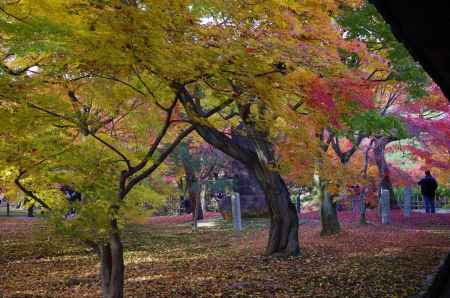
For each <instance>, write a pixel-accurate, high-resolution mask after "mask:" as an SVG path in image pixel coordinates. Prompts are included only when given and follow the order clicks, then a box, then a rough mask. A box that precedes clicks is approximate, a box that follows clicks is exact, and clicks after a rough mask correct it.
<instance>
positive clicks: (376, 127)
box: [344, 110, 408, 139]
mask: <svg viewBox="0 0 450 298" xmlns="http://www.w3.org/2000/svg"><path fill="white" fill-rule="evenodd" d="M344 120H345V122H346V124H347V125H348V126H349V127H350V128H351V129H350V130H351V131H353V132H354V131H358V132H361V133H362V134H364V135H369V136H374V135H384V136H390V137H393V138H395V139H404V138H407V137H408V133H407V130H406V128H405V125H404V123H403V122H401V120H400V119H398V118H396V117H395V116H391V115H388V116H382V115H380V113H379V112H378V111H376V110H369V111H366V112H361V113H358V114H355V115H352V116H351V117H346V118H345V119H344ZM348 137H352V135H351V134H350V135H349V136H348Z"/></svg>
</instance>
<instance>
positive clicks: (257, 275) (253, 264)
mask: <svg viewBox="0 0 450 298" xmlns="http://www.w3.org/2000/svg"><path fill="white" fill-rule="evenodd" d="M216 216H217V215H216V214H208V218H209V219H208V220H207V221H206V222H205V223H203V224H202V225H200V226H201V227H200V231H199V232H198V233H196V234H193V233H192V231H191V228H190V225H189V223H186V221H188V220H189V217H188V216H182V217H156V218H152V219H150V220H149V221H147V222H146V223H145V224H134V225H130V226H129V227H128V228H127V230H126V233H125V234H126V236H125V246H126V250H127V252H126V255H125V261H126V266H127V267H126V282H125V295H126V296H127V297H220V296H224V297H410V296H412V295H414V294H416V293H417V292H419V291H420V290H421V287H422V286H423V284H424V281H425V280H426V278H427V276H428V275H429V274H431V273H432V272H433V270H435V268H436V266H438V264H439V262H440V261H441V259H442V258H443V257H444V256H445V254H447V253H448V250H449V247H450V215H449V214H436V215H433V216H428V215H427V214H419V213H414V214H413V216H412V218H410V219H404V218H403V217H402V215H401V214H400V211H394V212H393V223H392V224H391V225H389V226H381V225H380V224H378V219H377V217H376V214H375V212H372V211H370V212H369V214H368V219H369V221H370V224H369V225H367V226H359V225H358V224H357V222H358V220H357V216H354V215H352V214H351V213H347V212H344V213H340V214H339V216H340V219H341V222H342V225H343V229H342V230H343V231H342V233H341V234H339V235H337V236H333V237H325V238H321V237H319V233H320V225H319V222H318V214H317V213H308V214H301V218H302V219H301V222H302V225H301V226H300V243H301V248H302V256H300V257H295V258H289V259H278V258H269V257H266V256H264V255H263V252H264V247H265V243H266V239H267V223H266V222H265V221H264V220H253V221H251V222H247V226H246V227H245V229H244V231H243V232H242V233H241V234H240V235H236V234H234V233H233V231H232V230H231V228H230V225H229V224H225V223H224V222H223V221H221V220H218V219H214V218H215V217H216ZM0 252H1V253H0V285H1V287H0V297H21V298H22V297H100V291H99V279H98V273H97V272H98V261H97V259H96V257H95V255H94V254H92V253H91V252H89V251H88V250H87V249H85V248H84V247H83V246H81V245H77V244H76V243H73V242H68V241H67V240H62V239H56V238H55V237H50V238H49V236H48V235H47V232H46V228H45V226H44V225H43V222H42V221H41V220H39V219H34V220H33V219H26V218H23V217H15V218H5V217H0Z"/></svg>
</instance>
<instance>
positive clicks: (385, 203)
mask: <svg viewBox="0 0 450 298" xmlns="http://www.w3.org/2000/svg"><path fill="white" fill-rule="evenodd" d="M380 203H381V205H380V207H381V208H380V209H381V223H382V224H383V225H388V224H389V223H390V220H389V213H390V205H389V190H388V189H384V188H383V189H381V200H380Z"/></svg>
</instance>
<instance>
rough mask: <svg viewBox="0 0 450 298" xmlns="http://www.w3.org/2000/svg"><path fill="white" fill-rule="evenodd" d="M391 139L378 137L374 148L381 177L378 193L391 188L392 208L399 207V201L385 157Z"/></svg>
mask: <svg viewBox="0 0 450 298" xmlns="http://www.w3.org/2000/svg"><path fill="white" fill-rule="evenodd" d="M390 141H391V140H389V139H388V138H385V137H382V138H378V139H376V141H375V148H374V149H373V152H374V156H375V163H376V165H377V168H378V174H379V177H380V184H379V186H378V195H379V196H380V195H381V189H387V190H389V200H390V202H389V203H390V206H391V208H392V209H398V208H399V207H398V204H397V201H396V200H395V193H394V188H393V187H392V182H391V177H390V171H389V166H388V164H387V162H386V159H385V157H384V152H385V149H386V146H387V145H388V144H389V143H390Z"/></svg>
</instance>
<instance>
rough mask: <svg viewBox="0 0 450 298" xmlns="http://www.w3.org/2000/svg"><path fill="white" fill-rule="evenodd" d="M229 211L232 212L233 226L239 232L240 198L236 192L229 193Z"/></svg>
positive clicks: (240, 222) (240, 224) (240, 223)
mask: <svg viewBox="0 0 450 298" xmlns="http://www.w3.org/2000/svg"><path fill="white" fill-rule="evenodd" d="M231 212H232V214H233V228H234V230H235V231H236V232H238V233H239V232H240V231H242V221H241V199H240V197H239V193H237V192H235V193H233V194H232V195H231Z"/></svg>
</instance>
